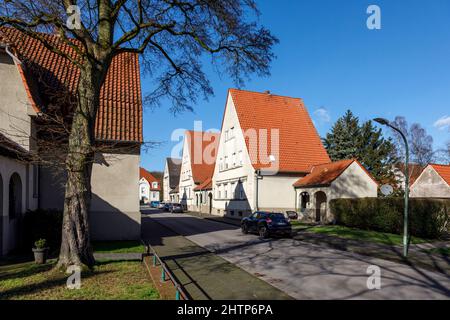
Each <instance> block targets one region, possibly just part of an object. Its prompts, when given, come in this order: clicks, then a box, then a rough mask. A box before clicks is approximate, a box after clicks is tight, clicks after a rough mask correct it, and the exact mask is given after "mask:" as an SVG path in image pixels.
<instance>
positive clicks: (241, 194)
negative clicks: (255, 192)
mask: <svg viewBox="0 0 450 320" xmlns="http://www.w3.org/2000/svg"><path fill="white" fill-rule="evenodd" d="M238 189H239V199H241V200H243V199H245V190H244V184H243V183H242V182H239V188H238Z"/></svg>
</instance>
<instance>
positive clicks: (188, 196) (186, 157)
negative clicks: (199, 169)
mask: <svg viewBox="0 0 450 320" xmlns="http://www.w3.org/2000/svg"><path fill="white" fill-rule="evenodd" d="M192 140H194V139H192ZM192 143H194V141H192ZM179 187H180V201H181V203H182V204H183V205H185V206H187V208H188V209H189V210H192V209H193V206H194V197H195V195H194V188H195V187H196V185H195V183H194V179H193V178H192V167H191V155H190V149H189V143H188V138H187V136H186V135H185V137H184V143H183V157H182V158H181V170H180V186H179Z"/></svg>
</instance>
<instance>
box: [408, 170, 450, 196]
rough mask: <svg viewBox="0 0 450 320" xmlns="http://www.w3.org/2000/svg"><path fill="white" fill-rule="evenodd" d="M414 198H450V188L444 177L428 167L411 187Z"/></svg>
mask: <svg viewBox="0 0 450 320" xmlns="http://www.w3.org/2000/svg"><path fill="white" fill-rule="evenodd" d="M410 196H411V197H413V198H450V187H449V185H448V184H447V183H446V182H445V181H444V180H443V179H442V177H441V176H440V175H439V174H438V173H437V172H436V171H435V170H434V169H433V168H432V167H431V166H428V167H427V168H426V169H425V170H424V171H423V172H422V174H421V175H420V177H419V178H418V179H417V180H416V181H415V182H414V184H413V185H412V186H411V194H410Z"/></svg>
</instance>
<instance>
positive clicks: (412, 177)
mask: <svg viewBox="0 0 450 320" xmlns="http://www.w3.org/2000/svg"><path fill="white" fill-rule="evenodd" d="M423 169H425V167H424V166H421V165H420V164H417V163H410V164H409V165H408V170H409V185H410V186H411V185H412V184H413V183H414V182H415V181H416V179H417V178H418V177H419V176H420V174H421V173H422V171H423ZM393 172H394V176H395V178H396V180H397V182H398V188H400V189H402V190H405V181H406V176H405V164H404V163H397V164H396V165H394V168H393Z"/></svg>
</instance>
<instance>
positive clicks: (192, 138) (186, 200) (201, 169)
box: [178, 131, 219, 211]
mask: <svg viewBox="0 0 450 320" xmlns="http://www.w3.org/2000/svg"><path fill="white" fill-rule="evenodd" d="M218 143H219V134H218V133H213V132H201V131H186V133H185V136H184V142H183V155H182V158H181V169H180V179H179V184H178V195H179V197H180V203H181V204H182V205H183V206H184V207H185V209H187V210H190V211H197V210H198V209H199V206H200V202H199V197H200V195H199V194H198V193H196V190H195V189H196V188H197V187H199V186H202V185H203V183H205V181H207V180H208V179H211V177H212V175H213V172H214V165H215V162H216V155H217V145H218ZM197 191H198V190H197ZM202 200H203V199H202Z"/></svg>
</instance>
